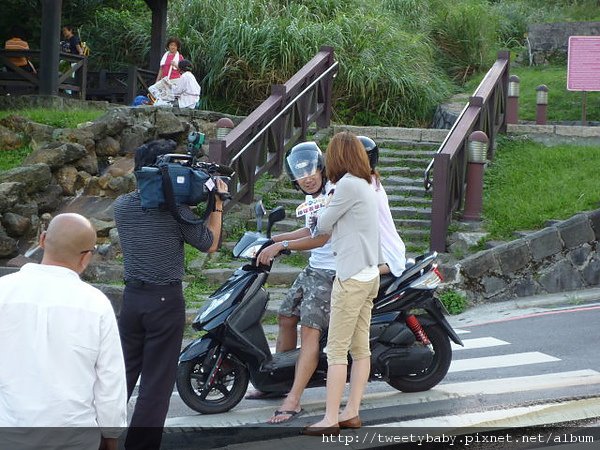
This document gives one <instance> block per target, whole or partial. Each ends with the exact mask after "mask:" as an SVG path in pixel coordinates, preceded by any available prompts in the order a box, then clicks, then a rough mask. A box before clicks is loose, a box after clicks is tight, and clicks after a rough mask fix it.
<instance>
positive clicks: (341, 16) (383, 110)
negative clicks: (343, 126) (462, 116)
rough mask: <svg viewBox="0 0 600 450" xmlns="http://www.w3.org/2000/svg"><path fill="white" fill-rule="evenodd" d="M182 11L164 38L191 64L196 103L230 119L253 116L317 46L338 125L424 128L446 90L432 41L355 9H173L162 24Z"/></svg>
mask: <svg viewBox="0 0 600 450" xmlns="http://www.w3.org/2000/svg"><path fill="white" fill-rule="evenodd" d="M232 3H233V5H232ZM319 7H322V8H323V11H321V10H320V9H319ZM178 8H181V9H178ZM184 9H185V11H186V14H185V19H183V20H178V21H177V23H176V24H175V23H173V32H174V33H175V34H177V35H179V36H181V37H182V39H183V40H184V44H185V45H184V47H185V49H184V51H185V52H187V53H189V54H190V55H193V56H192V58H195V59H194V60H195V62H196V63H197V64H196V65H197V67H198V71H197V72H199V73H200V74H201V77H202V78H203V80H202V81H203V83H202V84H203V87H204V89H205V94H208V95H209V96H210V97H211V98H221V99H223V100H224V101H225V102H226V103H227V104H229V105H234V107H235V109H236V111H234V112H239V111H245V110H249V109H250V108H252V107H255V106H256V105H257V104H258V103H259V102H260V101H262V100H264V98H266V96H267V95H268V94H269V92H270V86H271V85H272V84H276V83H283V82H285V81H286V80H288V79H289V78H290V77H291V76H292V75H293V74H294V73H296V72H297V71H298V70H299V69H300V68H301V67H302V66H303V65H304V64H305V63H306V62H308V61H309V60H310V59H311V58H312V57H313V56H314V55H315V54H316V53H317V51H318V50H319V48H320V47H321V46H322V45H331V46H333V47H334V48H335V52H336V58H337V60H338V61H339V62H340V69H339V73H338V76H337V78H336V80H335V83H334V99H336V104H335V106H334V108H335V114H336V117H337V118H338V119H339V120H341V121H345V122H348V123H367V122H368V123H373V124H381V125H405V126H417V125H427V124H428V121H429V120H430V117H431V115H432V113H433V111H434V109H435V107H436V105H437V104H438V103H439V102H440V101H441V100H443V99H444V98H446V97H447V95H448V94H449V92H450V90H451V83H450V81H449V79H448V77H447V76H446V74H445V73H444V72H443V71H442V70H441V69H440V68H439V67H438V66H437V63H436V61H437V57H438V53H437V51H436V49H435V47H434V44H433V42H432V40H431V39H430V38H429V37H428V36H427V35H426V34H421V33H417V32H414V31H405V30H403V29H402V27H401V26H400V25H399V23H400V22H398V21H397V17H396V16H395V15H393V14H389V13H388V14H382V10H381V9H378V8H375V7H373V5H371V6H370V7H369V6H368V5H367V4H366V3H364V2H360V1H351V0H348V1H340V2H330V1H325V0H323V1H318V2H303V1H297V2H292V1H287V2H285V1H279V2H271V1H240V0H238V1H233V2H229V3H228V5H227V7H224V6H223V5H222V4H221V3H219V2H214V1H207V2H203V3H202V5H200V4H199V3H196V2H176V1H175V2H173V3H172V6H171V17H182V15H183V11H184ZM207 30H210V34H209V35H207V33H206V31H207ZM365 121H366V122H365Z"/></svg>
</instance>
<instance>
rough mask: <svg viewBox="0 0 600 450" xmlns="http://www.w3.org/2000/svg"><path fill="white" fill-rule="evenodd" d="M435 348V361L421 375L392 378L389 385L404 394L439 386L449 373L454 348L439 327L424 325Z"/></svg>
mask: <svg viewBox="0 0 600 450" xmlns="http://www.w3.org/2000/svg"><path fill="white" fill-rule="evenodd" d="M423 328H424V329H425V333H427V337H429V340H430V341H431V345H432V346H433V351H434V352H435V354H434V355H433V360H432V361H431V364H430V365H429V367H427V368H426V369H425V370H423V371H422V372H419V373H414V374H411V375H406V376H402V377H396V378H391V379H390V380H389V381H388V382H387V383H388V384H389V385H390V386H392V387H393V388H395V389H398V390H399V391H402V392H423V391H427V390H429V389H431V388H432V387H434V386H435V385H437V384H438V383H439V382H440V381H442V379H443V378H444V377H445V376H446V374H447V373H448V369H449V368H450V363H451V362H452V347H451V345H450V339H449V338H448V334H447V333H446V332H445V331H444V330H443V329H442V327H440V326H439V325H423Z"/></svg>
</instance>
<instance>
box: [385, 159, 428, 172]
mask: <svg viewBox="0 0 600 450" xmlns="http://www.w3.org/2000/svg"><path fill="white" fill-rule="evenodd" d="M429 161H430V159H429V158H427V159H425V158H414V157H410V156H409V157H405V156H401V155H398V156H394V157H389V156H382V157H380V158H379V164H378V165H377V168H378V169H381V168H386V167H398V166H409V167H422V168H423V170H425V169H426V168H427V165H428V164H429Z"/></svg>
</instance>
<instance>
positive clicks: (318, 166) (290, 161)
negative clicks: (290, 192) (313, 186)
mask: <svg viewBox="0 0 600 450" xmlns="http://www.w3.org/2000/svg"><path fill="white" fill-rule="evenodd" d="M324 168H325V162H324V159H323V152H321V149H320V148H319V146H318V145H317V143H316V142H313V141H308V142H302V143H301V144H297V145H294V146H293V147H292V148H291V149H289V150H288V151H287V153H286V155H285V171H286V172H287V175H288V177H290V180H291V181H292V182H293V183H294V187H296V189H300V190H301V191H302V192H304V190H303V189H301V188H300V186H298V182H297V180H299V179H301V178H304V177H309V176H311V175H314V174H316V173H317V172H323V169H324ZM323 178H324V177H323ZM324 181H325V180H323V185H324ZM322 188H323V186H321V189H322ZM304 193H305V194H309V195H312V194H314V193H313V192H304Z"/></svg>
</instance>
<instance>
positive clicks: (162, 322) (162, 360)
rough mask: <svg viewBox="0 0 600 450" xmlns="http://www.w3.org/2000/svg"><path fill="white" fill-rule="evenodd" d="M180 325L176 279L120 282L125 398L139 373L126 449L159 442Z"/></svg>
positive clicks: (156, 446) (182, 317) (157, 445)
mask: <svg viewBox="0 0 600 450" xmlns="http://www.w3.org/2000/svg"><path fill="white" fill-rule="evenodd" d="M184 326H185V304H184V299H183V292H182V288H181V284H179V285H176V286H157V285H142V286H139V285H135V286H132V285H130V284H127V285H126V286H125V292H124V294H123V306H122V308H121V313H120V315H119V332H120V334H121V345H122V346H123V355H124V357H125V369H126V372H127V398H129V397H131V394H132V392H133V390H134V388H135V384H136V383H137V380H138V378H139V377H140V375H141V382H140V386H139V394H138V398H137V402H136V405H135V408H134V410H133V416H132V418H131V423H130V425H129V430H128V432H127V437H126V439H125V448H126V449H127V450H134V449H144V450H153V449H159V448H160V443H161V439H162V432H163V426H164V423H165V418H166V417H167V412H168V410H169V401H170V399H171V394H172V393H173V386H174V384H175V377H176V375H177V361H178V358H179V352H180V350H181V341H182V338H183V328H184Z"/></svg>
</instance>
